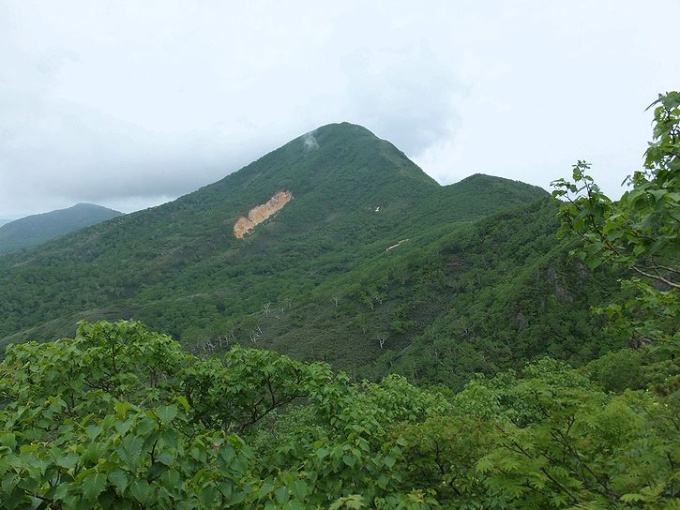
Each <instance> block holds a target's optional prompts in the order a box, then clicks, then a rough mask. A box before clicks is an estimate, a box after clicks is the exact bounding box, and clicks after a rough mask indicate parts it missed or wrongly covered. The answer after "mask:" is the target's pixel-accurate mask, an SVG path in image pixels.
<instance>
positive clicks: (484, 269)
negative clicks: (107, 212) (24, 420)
mask: <svg viewBox="0 0 680 510" xmlns="http://www.w3.org/2000/svg"><path fill="white" fill-rule="evenodd" d="M556 207H557V205H556V203H555V202H554V201H553V200H552V199H551V198H550V197H549V195H548V194H547V192H545V191H544V190H542V189H540V188H537V187H534V186H529V185H527V184H523V183H520V182H516V181H511V180H508V179H502V178H497V177H491V176H486V175H473V176H471V177H469V178H467V179H464V180H463V181H461V182H459V183H456V184H453V185H449V186H440V185H439V184H437V183H436V182H435V181H434V180H432V179H431V178H429V177H428V176H427V175H426V174H425V173H424V172H423V171H422V170H421V169H420V168H418V167H417V166H416V165H415V164H414V163H413V162H411V161H410V160H409V159H408V158H407V157H406V156H405V155H404V154H403V153H402V152H400V151H399V150H398V149H397V148H396V147H394V146H393V145H392V144H390V143H389V142H387V141H384V140H380V139H379V138H377V137H376V136H375V135H373V134H372V133H371V132H370V131H368V130H366V129H365V128H362V127H360V126H355V125H351V124H346V123H344V124H332V125H328V126H324V127H321V128H319V129H317V130H315V131H314V132H312V133H308V134H306V135H303V136H301V137H299V138H296V139H295V140H293V141H291V142H289V143H288V144H286V145H284V146H282V147H280V148H279V149H277V150H275V151H273V152H271V153H269V154H267V155H266V156H264V157H262V158H260V159H258V160H257V161H255V162H253V163H252V164H250V165H248V166H246V167H244V168H243V169H241V170H239V171H238V172H236V173H233V174H231V175H229V176H227V177H225V178H224V179H222V180H221V181H219V182H216V183H214V184H212V185H209V186H206V187H204V188H201V189H199V190H197V191H195V192H193V193H191V194H189V195H186V196H184V197H181V198H179V199H177V200H175V201H174V202H171V203H168V204H164V205H161V206H158V207H155V208H152V209H148V210H146V211H141V212H138V213H135V214H131V215H126V216H120V217H118V218H115V219H113V220H111V221H108V222H106V223H102V224H99V225H95V226H92V227H89V228H86V229H82V230H79V231H77V232H75V233H72V234H70V235H68V236H65V237H62V238H59V239H56V240H53V241H50V242H48V243H46V244H45V245H42V246H40V247H39V248H37V249H34V250H31V251H27V252H25V253H21V254H11V255H8V256H5V257H2V258H0V290H2V292H0V316H2V317H3V320H2V321H0V338H1V340H0V345H3V344H6V343H8V342H14V341H24V340H26V339H29V338H38V339H42V340H49V339H54V338H58V337H59V336H63V335H70V334H72V332H73V330H74V328H75V324H76V323H77V322H78V321H80V320H95V319H100V318H107V319H118V318H137V319H140V320H142V321H144V322H146V323H147V324H148V325H149V326H150V327H153V328H155V329H157V330H160V331H164V332H167V333H170V334H171V335H173V336H174V337H175V338H178V339H180V340H181V341H182V342H183V343H184V344H185V345H186V347H187V348H189V349H192V350H203V351H205V352H208V353H209V352H212V351H213V350H214V349H221V348H224V347H226V346H227V345H231V344H232V343H236V342H238V343H242V344H247V345H251V346H255V347H266V348H273V349H277V350H279V351H281V352H286V353H290V354H292V355H294V356H296V357H298V358H300V359H324V360H326V361H329V362H331V363H332V364H333V365H334V366H336V367H341V368H345V369H348V370H351V371H353V372H355V373H356V374H358V375H361V376H366V377H373V376H375V377H378V376H380V375H381V374H383V373H385V372H386V371H390V370H398V371H401V372H402V373H406V374H409V375H412V376H413V377H416V378H421V379H423V380H429V381H432V382H444V383H447V384H451V385H454V386H455V385H458V384H459V383H460V382H461V381H463V380H464V379H465V378H466V377H469V376H470V374H471V373H472V372H474V371H482V372H489V373H492V372H494V371H496V370H498V369H500V368H504V367H508V366H513V365H514V364H516V363H520V362H521V360H523V359H525V358H526V357H531V356H535V355H540V354H541V353H546V352H551V353H554V355H558V356H561V357H565V358H567V359H570V360H572V361H574V362H581V361H584V360H587V359H590V358H592V356H594V355H595V354H597V352H600V351H602V350H606V349H607V348H608V344H605V343H603V344H602V345H600V346H599V347H598V344H597V342H598V340H599V336H597V335H596V334H593V335H590V334H591V332H592V331H593V330H594V328H593V323H592V320H591V319H590V318H589V315H588V309H589V307H590V305H592V304H594V303H596V302H597V300H598V299H599V298H600V297H602V294H603V291H600V290H598V289H600V288H605V289H606V288H610V287H609V286H608V285H603V280H602V278H604V279H605V280H606V278H608V276H606V275H604V276H597V275H595V276H593V275H591V274H590V273H589V272H586V271H585V270H584V268H582V267H580V266H579V265H578V264H577V263H576V262H574V261H571V260H569V259H568V257H567V252H568V246H565V245H563V244H558V243H557V241H556V240H555V238H554V231H555V228H556V220H555V214H556ZM244 226H245V227H244ZM248 229H249V230H248ZM246 231H247V232H246ZM534 287H537V288H540V292H534V291H533V290H532V289H533V288H534ZM613 288H616V285H613ZM569 317H576V318H577V320H576V321H575V323H574V324H565V321H568V320H569ZM558 329H566V330H568V331H569V335H567V336H566V337H565V340H564V341H562V340H561V339H559V338H558V339H553V338H551V337H550V335H553V334H555V333H556V332H557V330H558ZM577 336H579V337H582V338H590V339H591V340H590V341H589V343H588V345H581V346H579V345H580V344H579V345H574V346H566V345H564V342H567V343H568V342H571V341H572V339H573V338H576V337H577ZM515 338H517V342H518V343H517V345H512V343H513V342H514V341H515ZM581 347H582V348H581ZM440 362H441V363H440ZM433 367H434V368H433ZM436 367H441V370H439V369H437V368H436ZM433 370H435V371H437V373H436V374H433V373H432V371H433ZM447 374H449V375H447Z"/></svg>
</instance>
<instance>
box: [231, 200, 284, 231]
mask: <svg viewBox="0 0 680 510" xmlns="http://www.w3.org/2000/svg"><path fill="white" fill-rule="evenodd" d="M292 199H293V194H292V193H291V192H290V191H277V192H276V193H275V194H274V196H273V197H271V198H270V199H269V200H267V201H266V202H265V203H264V204H261V205H258V206H255V207H253V208H252V209H251V210H250V212H249V213H248V217H247V218H246V217H245V216H241V217H240V218H239V219H238V220H237V221H236V223H234V237H236V238H237V239H243V236H244V235H246V234H247V233H248V232H250V231H251V230H252V229H253V228H255V227H256V226H257V225H259V224H260V223H262V222H263V221H264V220H266V219H267V218H269V217H271V216H273V215H274V214H276V213H277V212H278V211H280V210H281V209H282V208H283V206H284V205H286V204H287V203H288V202H290V201H291V200H292Z"/></svg>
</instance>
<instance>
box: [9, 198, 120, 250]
mask: <svg viewBox="0 0 680 510" xmlns="http://www.w3.org/2000/svg"><path fill="white" fill-rule="evenodd" d="M120 215H122V213H121V212H118V211H114V210H112V209H108V208H106V207H102V206H99V205H94V204H76V205H74V206H73V207H69V208H68V209H59V210H56V211H51V212H48V213H44V214H36V215H33V216H27V217H25V218H21V219H18V220H15V221H10V222H8V223H6V224H4V225H2V226H0V255H1V254H3V253H10V252H12V251H17V250H20V249H22V248H29V247H31V246H37V245H39V244H42V243H44V242H46V241H49V240H50V239H53V238H55V237H59V236H61V235H64V234H68V233H69V232H73V231H75V230H79V229H81V228H84V227H89V226H91V225H95V224H97V223H101V222H102V221H106V220H110V219H111V218H115V217H117V216H120Z"/></svg>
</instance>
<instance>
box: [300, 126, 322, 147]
mask: <svg viewBox="0 0 680 510" xmlns="http://www.w3.org/2000/svg"><path fill="white" fill-rule="evenodd" d="M315 133H316V130H315V131H309V132H308V133H305V134H304V135H302V145H303V147H304V148H305V150H307V151H311V150H314V149H318V148H319V142H317V141H316V136H315Z"/></svg>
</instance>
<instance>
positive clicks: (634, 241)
mask: <svg viewBox="0 0 680 510" xmlns="http://www.w3.org/2000/svg"><path fill="white" fill-rule="evenodd" d="M652 107H653V108H654V131H653V140H652V142H651V143H650V145H649V147H648V148H647V151H646V152H645V169H644V170H642V171H638V172H635V173H634V174H633V175H632V176H629V177H628V178H627V182H628V184H629V186H630V188H631V189H629V190H628V191H626V192H625V193H624V194H623V196H622V197H621V199H620V200H619V201H618V202H613V201H612V200H611V199H609V198H608V197H607V196H606V195H604V193H602V191H601V190H600V188H599V186H597V184H596V183H595V182H594V180H593V178H592V177H590V176H589V175H587V173H586V172H587V171H588V169H589V168H590V166H589V165H588V164H587V163H585V162H583V161H579V162H578V163H577V164H576V165H575V166H574V171H573V176H572V178H573V181H568V180H565V179H560V180H558V181H556V182H555V183H554V186H555V188H556V189H555V191H554V192H553V195H554V196H556V197H559V198H566V199H567V201H568V202H567V203H566V204H565V205H564V206H563V207H562V208H561V212H560V216H561V219H562V225H563V227H562V230H561V232H562V234H563V235H566V234H568V233H575V234H577V235H578V236H580V237H581V239H582V240H583V244H582V248H581V249H580V250H579V254H580V255H581V256H582V258H583V259H584V260H585V261H586V263H587V264H588V265H589V266H591V267H597V266H599V265H600V264H602V263H604V262H607V263H610V264H615V265H618V266H621V267H624V268H626V269H629V270H630V271H632V276H630V277H629V278H628V279H626V280H625V281H624V282H623V285H624V286H625V287H626V288H628V289H632V290H633V291H634V292H635V297H634V298H633V299H631V300H629V301H627V302H626V303H624V304H612V305H611V306H609V307H608V308H606V309H605V310H604V313H606V314H607V315H608V316H609V317H610V318H612V319H617V320H618V322H617V324H616V327H617V328H618V329H625V330H626V331H627V333H628V336H629V338H630V339H631V341H632V342H633V343H635V344H638V345H639V344H640V343H645V342H648V341H650V340H661V341H665V342H669V341H673V342H675V343H676V344H677V342H678V341H680V336H678V335H680V332H679V331H678V327H677V325H678V322H677V317H678V316H679V315H680V298H679V297H678V296H679V290H680V281H679V280H678V276H679V275H680V259H679V258H678V254H679V253H680V234H679V233H680V228H679V227H680V93H677V92H670V93H667V94H665V95H660V96H659V99H658V100H657V101H655V102H654V103H653V104H652V105H651V106H650V108H652Z"/></svg>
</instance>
